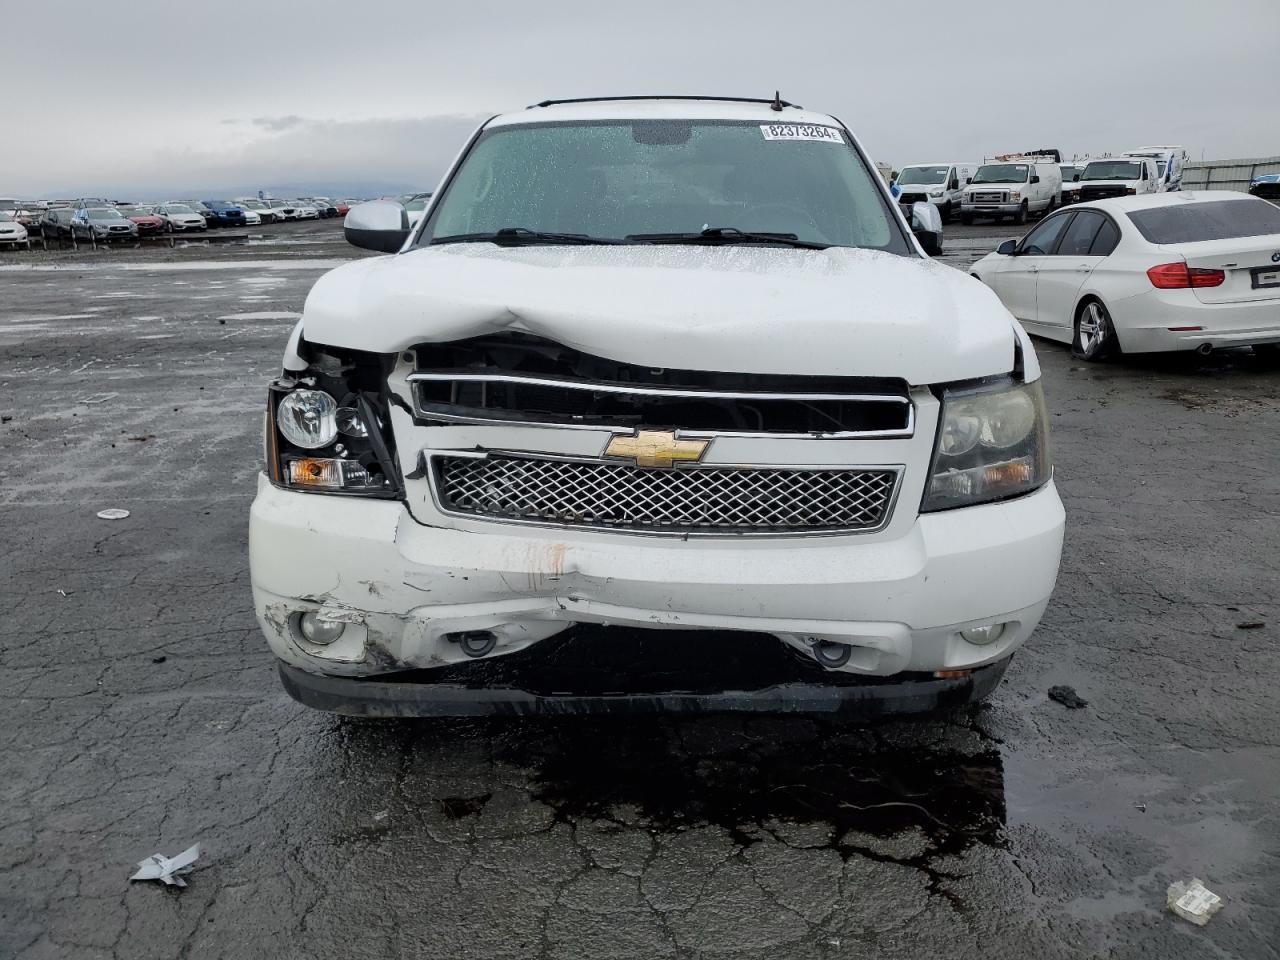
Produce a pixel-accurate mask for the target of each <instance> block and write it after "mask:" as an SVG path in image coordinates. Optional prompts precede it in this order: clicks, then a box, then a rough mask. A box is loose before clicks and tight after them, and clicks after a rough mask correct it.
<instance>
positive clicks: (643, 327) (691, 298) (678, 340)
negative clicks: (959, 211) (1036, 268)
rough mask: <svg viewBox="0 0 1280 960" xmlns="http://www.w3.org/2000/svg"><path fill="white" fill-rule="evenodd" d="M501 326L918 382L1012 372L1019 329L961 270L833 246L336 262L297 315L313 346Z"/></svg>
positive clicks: (663, 351) (771, 369)
mask: <svg viewBox="0 0 1280 960" xmlns="http://www.w3.org/2000/svg"><path fill="white" fill-rule="evenodd" d="M505 331H520V332H523V333H528V334H532V335H535V336H539V337H544V338H546V339H549V340H553V341H556V342H557V343H561V344H564V345H565V346H569V347H572V348H574V349H576V350H580V351H583V352H585V353H589V354H593V355H595V356H600V357H606V358H608V359H611V360H616V361H620V362H624V363H631V364H638V365H642V366H651V367H670V368H675V369H684V370H715V371H722V372H732V373H758V374H797V375H814V376H876V377H901V378H903V379H905V380H907V381H908V382H910V383H912V384H926V383H942V382H947V381H952V380H965V379H970V378H974V377H984V376H990V375H993V374H999V373H1004V372H1007V371H1009V370H1011V369H1012V367H1013V363H1014V338H1015V334H1014V332H1013V320H1012V318H1011V316H1010V315H1009V313H1008V312H1007V311H1006V310H1005V309H1004V307H1003V306H1001V304H1000V302H999V300H998V299H997V298H996V296H995V295H994V294H993V293H992V292H991V291H990V290H989V289H988V288H987V287H985V286H984V285H982V284H981V283H976V282H974V280H973V279H972V278H971V277H967V276H965V275H964V274H963V273H961V272H960V271H958V270H955V269H952V268H951V267H948V266H945V265H943V264H940V263H936V262H934V261H930V260H922V259H917V258H914V257H902V256H896V255H894V254H889V253H881V252H879V251H871V250H854V249H848V248H834V247H833V248H830V249H827V250H820V251H819V250H813V251H810V250H788V249H779V248H772V247H760V248H755V247H697V246H656V245H655V246H595V247H587V246H584V247H515V248H512V247H498V246H495V245H493V244H488V243H459V244H449V245H443V246H438V247H426V248H422V249H418V250H413V251H411V252H409V253H403V254H397V255H393V256H387V257H376V258H370V259H365V260H357V261H354V262H352V263H349V264H346V265H344V266H341V267H338V268H337V269H336V270H332V271H330V272H329V273H327V274H325V275H324V276H323V277H321V278H320V280H319V281H318V282H317V283H316V285H315V287H313V288H312V290H311V293H310V295H309V296H308V297H307V302H306V306H305V308H304V312H303V319H302V335H303V337H304V338H305V339H306V340H308V341H310V342H312V343H319V344H327V345H330V346H340V347H349V348H353V349H360V350H369V351H374V352H378V353H395V352H398V351H401V350H403V349H405V348H407V347H410V346H412V345H414V344H417V343H422V342H430V341H438V342H445V341H451V340H462V339H466V338H468V337H475V336H480V335H484V334H493V333H501V332H505Z"/></svg>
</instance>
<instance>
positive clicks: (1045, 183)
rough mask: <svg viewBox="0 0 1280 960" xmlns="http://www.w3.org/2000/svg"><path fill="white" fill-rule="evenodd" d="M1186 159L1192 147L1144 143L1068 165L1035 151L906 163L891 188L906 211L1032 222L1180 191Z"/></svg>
mask: <svg viewBox="0 0 1280 960" xmlns="http://www.w3.org/2000/svg"><path fill="white" fill-rule="evenodd" d="M1186 161H1187V151H1186V149H1185V148H1183V147H1176V146H1151V147H1138V148H1136V149H1134V150H1130V151H1127V152H1125V153H1123V154H1120V155H1118V156H1105V157H1097V158H1091V159H1085V160H1074V161H1072V162H1070V163H1064V162H1063V161H1062V155H1061V153H1060V152H1059V151H1057V150H1054V149H1043V150H1033V151H1028V152H1026V153H1017V154H1004V155H1001V156H997V157H993V158H991V159H989V160H987V161H986V162H984V163H981V164H979V163H975V162H968V163H965V162H948V163H927V164H908V165H907V166H904V167H903V168H902V170H901V171H900V172H899V173H898V175H897V177H896V179H895V180H894V182H893V191H894V194H895V195H896V196H897V197H898V202H899V203H902V204H904V205H905V206H906V207H907V208H908V209H909V208H910V207H911V205H912V204H914V203H920V202H927V203H931V204H933V205H934V206H935V207H937V208H938V212H939V213H940V214H941V216H942V220H943V222H944V223H945V222H947V221H949V220H951V219H952V218H953V217H954V216H955V215H956V214H959V216H960V220H961V222H963V223H965V224H971V223H973V222H974V221H975V220H977V219H979V218H989V219H992V220H995V221H996V222H999V221H1001V220H1003V219H1005V218H1006V217H1007V218H1009V219H1011V220H1013V221H1014V222H1015V223H1026V222H1027V219H1028V218H1029V217H1030V216H1033V215H1039V216H1047V215H1048V214H1050V213H1052V212H1053V211H1054V210H1055V209H1056V208H1058V207H1061V206H1067V205H1069V204H1072V203H1077V202H1081V201H1084V200H1096V199H1101V198H1103V197H1112V196H1134V195H1137V194H1143V193H1164V192H1171V191H1176V190H1178V189H1179V188H1180V186H1181V183H1182V171H1183V167H1184V166H1185V164H1186Z"/></svg>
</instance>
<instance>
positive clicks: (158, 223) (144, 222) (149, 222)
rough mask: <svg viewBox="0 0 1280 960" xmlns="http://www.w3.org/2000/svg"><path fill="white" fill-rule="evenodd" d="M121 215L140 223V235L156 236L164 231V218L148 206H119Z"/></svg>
mask: <svg viewBox="0 0 1280 960" xmlns="http://www.w3.org/2000/svg"><path fill="white" fill-rule="evenodd" d="M117 209H118V210H119V211H120V216H122V217H124V218H126V219H128V220H132V221H133V222H134V223H136V224H137V225H138V236H140V237H154V236H156V235H157V234H161V233H164V218H163V217H158V216H156V215H155V214H154V213H152V212H151V211H150V210H149V209H147V208H146V207H118V208H117Z"/></svg>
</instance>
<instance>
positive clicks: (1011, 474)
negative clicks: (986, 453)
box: [983, 459, 1032, 487]
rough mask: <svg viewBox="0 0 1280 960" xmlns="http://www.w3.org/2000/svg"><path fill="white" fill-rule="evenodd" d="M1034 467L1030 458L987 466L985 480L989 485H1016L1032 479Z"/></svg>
mask: <svg viewBox="0 0 1280 960" xmlns="http://www.w3.org/2000/svg"><path fill="white" fill-rule="evenodd" d="M1031 476H1032V469H1031V461H1029V460H1025V459H1023V460H1010V461H1009V462H1007V463H997V464H995V465H993V466H990V467H987V469H986V471H985V472H984V476H983V481H984V483H985V485H986V486H987V487H1002V486H1005V485H1011V486H1016V485H1017V484H1021V483H1028V482H1030V480H1031Z"/></svg>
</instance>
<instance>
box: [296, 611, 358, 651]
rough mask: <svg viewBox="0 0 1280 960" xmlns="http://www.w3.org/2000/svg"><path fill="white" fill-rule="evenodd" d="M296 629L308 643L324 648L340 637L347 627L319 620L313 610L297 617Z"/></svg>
mask: <svg viewBox="0 0 1280 960" xmlns="http://www.w3.org/2000/svg"><path fill="white" fill-rule="evenodd" d="M298 629H299V630H300V631H301V632H302V636H303V638H304V639H305V640H306V641H307V642H308V643H314V644H317V645H319V646H325V645H326V644H330V643H333V641H335V640H337V639H338V638H339V637H340V636H342V632H343V631H344V630H346V629H347V625H346V624H345V623H337V622H335V621H333V620H321V619H320V616H319V614H318V613H317V612H316V611H315V610H308V611H307V612H306V613H304V614H302V616H300V617H298Z"/></svg>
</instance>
